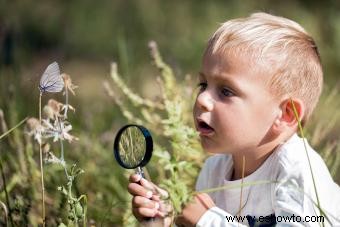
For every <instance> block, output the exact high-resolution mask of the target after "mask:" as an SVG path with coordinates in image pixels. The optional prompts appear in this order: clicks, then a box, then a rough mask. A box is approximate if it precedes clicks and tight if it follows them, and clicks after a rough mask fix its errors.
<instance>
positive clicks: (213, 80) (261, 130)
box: [194, 54, 280, 154]
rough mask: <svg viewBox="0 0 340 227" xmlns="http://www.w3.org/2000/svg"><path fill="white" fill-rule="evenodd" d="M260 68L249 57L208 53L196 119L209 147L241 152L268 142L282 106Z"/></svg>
mask: <svg viewBox="0 0 340 227" xmlns="http://www.w3.org/2000/svg"><path fill="white" fill-rule="evenodd" d="M259 69H261V67H260V66H258V65H257V64H256V63H254V62H253V63H252V61H250V59H249V58H248V57H244V56H243V57H238V56H234V55H230V56H222V55H220V54H205V56H204V58H203V62H202V70H201V72H200V76H199V81H200V91H199V93H198V95H197V98H196V102H195V106H194V120H195V126H196V129H197V130H198V132H199V133H200V137H201V143H202V146H203V148H204V149H205V150H206V151H208V152H213V153H231V154H236V153H239V154H240V153H246V152H251V151H254V150H256V149H257V148H258V147H260V146H261V145H264V144H266V142H268V140H269V138H270V137H271V134H272V133H271V126H272V124H273V122H274V120H275V119H276V118H277V116H278V113H279V111H280V109H279V103H278V101H276V100H275V98H274V97H273V95H272V94H271V93H270V92H269V88H268V87H267V85H266V82H267V80H268V78H269V76H270V75H269V73H267V74H266V73H265V72H264V70H259Z"/></svg>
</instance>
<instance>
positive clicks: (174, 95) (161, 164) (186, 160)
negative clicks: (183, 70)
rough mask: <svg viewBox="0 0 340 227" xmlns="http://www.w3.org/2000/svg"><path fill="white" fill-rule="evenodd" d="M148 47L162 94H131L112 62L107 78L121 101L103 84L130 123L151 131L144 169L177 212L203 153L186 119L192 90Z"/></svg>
mask: <svg viewBox="0 0 340 227" xmlns="http://www.w3.org/2000/svg"><path fill="white" fill-rule="evenodd" d="M149 47H150V53H151V57H152V60H153V62H154V64H155V66H156V67H157V68H158V69H159V71H160V77H158V78H157V82H158V84H159V86H160V90H161V95H162V97H161V99H160V100H157V101H154V100H148V99H145V98H142V97H141V96H140V95H138V94H136V93H134V92H133V91H132V90H131V89H130V88H129V87H128V86H127V85H126V84H125V83H124V82H123V81H122V80H121V76H119V75H118V72H117V66H116V64H115V63H113V64H112V67H111V77H112V79H113V81H114V84H115V87H116V90H118V91H119V93H121V94H123V95H124V100H121V99H120V98H118V96H117V95H114V94H116V92H113V90H112V89H111V88H110V85H109V84H108V83H106V84H105V87H106V90H107V93H108V94H109V95H110V97H112V98H113V99H114V101H115V103H116V104H118V106H119V108H120V109H121V111H122V113H123V115H124V116H125V117H126V118H127V119H128V120H129V121H130V123H136V124H143V125H144V126H145V127H147V128H149V129H151V131H152V132H153V133H155V135H154V136H155V138H156V139H154V141H155V149H154V153H153V157H154V159H153V160H152V162H151V163H150V164H149V166H148V168H150V169H152V171H154V172H157V175H158V176H159V177H158V179H152V180H153V181H159V183H160V186H161V187H163V188H166V189H167V191H168V192H169V195H170V201H171V203H172V204H173V206H174V208H175V213H178V212H180V211H181V207H182V205H183V204H185V203H187V202H188V201H189V199H190V196H191V195H192V192H193V191H194V183H195V180H196V177H197V174H198V172H199V168H200V166H201V164H202V160H203V158H204V155H203V153H202V150H201V148H200V146H199V144H198V138H197V133H196V131H195V130H194V129H193V127H192V123H191V122H190V121H189V119H190V118H191V117H189V116H191V110H190V109H189V108H188V107H189V106H192V103H191V102H192V100H193V99H192V98H191V99H190V98H187V99H184V98H183V97H192V95H193V94H192V90H190V89H188V85H187V84H183V83H180V82H178V81H176V78H175V76H174V74H173V71H172V69H171V68H170V67H169V66H168V65H167V64H165V63H164V62H163V60H162V58H161V55H160V53H159V51H158V49H157V46H156V43H155V42H150V44H149ZM188 91H189V92H190V93H188ZM160 141H163V142H161V143H160ZM127 213H128V214H126V215H125V217H127V216H131V211H130V209H128V210H127ZM127 221H129V222H130V221H131V220H130V219H128V220H127Z"/></svg>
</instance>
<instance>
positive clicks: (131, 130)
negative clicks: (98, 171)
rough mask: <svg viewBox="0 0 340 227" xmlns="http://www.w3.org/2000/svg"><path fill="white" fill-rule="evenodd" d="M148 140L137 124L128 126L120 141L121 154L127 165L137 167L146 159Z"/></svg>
mask: <svg viewBox="0 0 340 227" xmlns="http://www.w3.org/2000/svg"><path fill="white" fill-rule="evenodd" d="M145 151H146V142H145V138H144V135H143V133H142V132H141V130H140V129H139V128H138V127H136V126H130V127H128V128H126V129H125V130H124V131H123V132H122V134H121V136H120V141H119V156H120V159H121V161H122V162H123V163H124V165H125V166H127V167H129V168H135V167H136V166H138V165H139V164H140V163H141V162H142V160H143V159H144V156H145Z"/></svg>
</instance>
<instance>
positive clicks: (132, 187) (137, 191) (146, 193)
mask: <svg viewBox="0 0 340 227" xmlns="http://www.w3.org/2000/svg"><path fill="white" fill-rule="evenodd" d="M128 192H129V193H130V194H131V195H133V196H143V197H146V198H148V199H150V198H151V197H152V195H153V193H152V191H150V190H147V189H146V188H144V187H143V186H141V185H140V184H137V183H130V184H129V185H128Z"/></svg>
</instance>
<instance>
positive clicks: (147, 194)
mask: <svg viewBox="0 0 340 227" xmlns="http://www.w3.org/2000/svg"><path fill="white" fill-rule="evenodd" d="M151 197H152V191H147V193H146V198H148V199H150V198H151Z"/></svg>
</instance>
